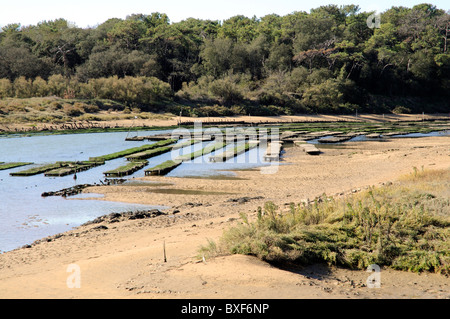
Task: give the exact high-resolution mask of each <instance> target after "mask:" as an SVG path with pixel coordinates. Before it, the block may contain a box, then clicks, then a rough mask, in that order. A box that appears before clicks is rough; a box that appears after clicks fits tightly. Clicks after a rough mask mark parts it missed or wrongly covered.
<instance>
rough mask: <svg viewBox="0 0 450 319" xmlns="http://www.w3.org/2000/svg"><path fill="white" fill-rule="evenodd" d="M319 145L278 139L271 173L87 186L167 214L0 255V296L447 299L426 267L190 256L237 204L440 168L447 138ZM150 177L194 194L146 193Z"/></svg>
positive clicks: (234, 215)
mask: <svg viewBox="0 0 450 319" xmlns="http://www.w3.org/2000/svg"><path fill="white" fill-rule="evenodd" d="M322 151H323V154H321V155H320V156H317V157H311V156H308V155H306V154H305V153H303V152H302V151H301V149H300V148H287V151H286V154H285V156H284V162H283V165H280V166H279V167H278V168H277V169H278V170H277V172H276V173H275V174H261V171H260V170H259V169H257V170H250V171H239V172H236V174H237V176H238V177H239V178H238V179H231V180H230V179H228V180H226V179H225V180H217V179H214V180H213V179H184V178H183V179H180V178H169V177H151V178H146V179H147V180H148V181H152V182H157V183H159V184H158V185H159V186H158V187H156V186H143V185H140V186H127V187H125V186H110V187H98V188H90V189H88V190H87V191H89V192H97V193H104V194H105V196H106V197H105V200H116V201H125V202H133V203H142V204H152V205H165V206H170V207H171V208H170V210H169V212H170V213H171V214H170V215H168V216H160V217H157V218H153V219H145V220H129V221H124V222H121V223H105V222H104V223H102V224H93V225H89V226H82V227H80V228H77V229H75V230H72V231H70V232H67V233H65V234H62V235H61V236H57V237H58V238H56V237H53V238H52V239H51V240H48V241H46V240H44V241H43V242H41V243H40V244H37V245H33V246H32V248H24V249H19V250H16V251H12V252H9V253H5V254H2V255H0V298H183V299H185V298H244V299H245V298H283V299H290V298H450V288H449V287H450V279H449V278H447V277H444V276H441V275H435V274H422V275H416V274H412V273H405V272H396V271H391V270H386V269H383V270H382V272H381V282H382V287H381V289H369V288H368V287H367V286H366V280H367V278H368V276H369V275H370V274H368V273H366V272H364V271H350V270H346V269H337V268H326V267H323V266H311V267H306V268H303V269H298V270H289V271H287V270H281V269H277V268H274V267H271V266H270V265H268V264H266V263H263V262H261V261H259V260H256V259H255V258H253V257H248V256H224V257H219V258H216V259H212V260H204V261H203V260H202V259H201V258H199V257H198V256H197V255H198V248H199V247H200V246H201V245H206V244H207V240H208V239H212V240H218V238H220V236H221V235H222V232H223V230H224V229H226V228H227V227H230V226H232V225H234V224H235V223H237V222H239V213H241V212H245V213H249V214H254V213H255V211H256V208H257V207H258V205H263V204H264V202H265V201H268V200H272V201H274V202H275V203H276V204H277V205H279V206H280V207H283V206H285V205H286V206H287V205H289V203H290V202H294V203H298V202H300V201H302V200H305V199H308V198H309V199H313V198H314V197H315V196H319V195H322V194H323V193H326V194H327V195H336V194H341V195H343V196H345V194H348V193H351V192H352V191H358V190H359V189H363V188H364V187H368V186H371V185H379V184H380V183H383V182H388V181H395V179H397V178H398V177H400V176H401V175H404V174H408V173H411V172H412V171H413V167H417V168H419V169H420V168H421V167H422V166H423V167H424V168H436V169H439V168H450V137H434V138H433V137H430V138H420V139H391V140H387V141H386V142H375V141H374V142H360V143H351V144H348V146H346V147H335V148H327V149H323V150H322ZM162 185H164V186H162ZM155 188H158V189H177V190H192V191H196V194H195V195H183V194H181V195H180V194H164V193H153V192H152V190H154V189H155ZM198 191H200V192H201V191H204V192H207V193H208V195H201V193H199V192H198ZM168 192H173V191H168ZM211 192H219V193H220V194H211ZM223 193H226V194H223ZM173 213H174V214H173ZM99 226H100V227H99ZM164 246H165V250H166V258H167V262H164V259H163V247H164ZM71 264H76V265H77V266H78V267H79V270H80V279H81V288H79V289H77V288H75V289H69V288H68V286H67V278H68V276H69V275H71V273H68V272H67V267H68V266H69V265H71Z"/></svg>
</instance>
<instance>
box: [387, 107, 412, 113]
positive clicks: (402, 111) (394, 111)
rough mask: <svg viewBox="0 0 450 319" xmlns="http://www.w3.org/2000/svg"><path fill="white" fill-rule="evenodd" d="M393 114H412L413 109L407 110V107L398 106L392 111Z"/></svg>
mask: <svg viewBox="0 0 450 319" xmlns="http://www.w3.org/2000/svg"><path fill="white" fill-rule="evenodd" d="M392 113H395V114H411V113H412V111H411V109H409V108H407V107H405V106H401V105H399V106H396V107H395V108H394V109H393V110H392Z"/></svg>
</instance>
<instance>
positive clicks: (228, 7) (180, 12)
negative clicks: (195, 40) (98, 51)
mask: <svg viewBox="0 0 450 319" xmlns="http://www.w3.org/2000/svg"><path fill="white" fill-rule="evenodd" d="M424 2H426V3H432V4H434V5H436V6H437V7H438V8H440V9H444V10H449V9H450V1H449V0H434V1H427V0H422V1H415V0H360V1H351V0H347V1H341V0H323V1H322V0H318V1H313V0H311V1H303V0H250V1H249V0H226V1H224V0H220V1H217V0H209V1H208V0H158V1H155V0H72V1H64V0H59V1H54V0H40V1H36V0H20V1H8V2H6V3H5V2H4V3H2V5H1V11H0V26H4V25H7V24H9V23H20V24H22V25H24V26H25V25H30V24H37V23H38V22H40V21H43V20H54V19H58V18H64V19H67V20H68V21H70V22H74V23H75V24H76V25H77V26H79V27H83V28H85V27H88V26H95V25H97V24H100V23H103V22H105V21H106V20H107V19H109V18H122V19H124V18H125V17H126V16H127V15H130V14H132V13H144V14H150V13H152V12H161V13H166V14H167V15H168V16H169V18H170V20H171V22H178V21H181V20H184V19H187V18H190V17H193V18H199V19H211V20H225V19H228V18H230V17H232V16H235V15H238V14H242V15H245V16H247V17H252V16H254V15H255V16H257V17H258V18H260V17H263V16H265V15H267V14H271V13H276V14H279V15H286V14H289V13H291V12H294V11H306V12H309V11H310V9H311V8H317V7H319V6H321V5H327V4H337V5H344V4H358V5H359V6H360V7H361V10H362V11H378V12H382V11H385V10H386V9H388V8H390V7H391V6H393V5H395V6H406V7H412V6H414V5H416V4H419V3H424Z"/></svg>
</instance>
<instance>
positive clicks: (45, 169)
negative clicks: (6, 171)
mask: <svg viewBox="0 0 450 319" xmlns="http://www.w3.org/2000/svg"><path fill="white" fill-rule="evenodd" d="M68 165H69V164H68V163H66V162H57V163H53V164H47V165H39V166H36V167H33V168H30V169H27V170H24V171H20V172H14V173H10V175H11V176H33V175H38V174H42V173H45V172H48V171H51V170H54V169H60V168H62V167H66V166H68Z"/></svg>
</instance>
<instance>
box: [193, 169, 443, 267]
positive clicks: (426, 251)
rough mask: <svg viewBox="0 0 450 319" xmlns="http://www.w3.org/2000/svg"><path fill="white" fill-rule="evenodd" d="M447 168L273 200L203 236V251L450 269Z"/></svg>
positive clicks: (282, 261)
mask: <svg viewBox="0 0 450 319" xmlns="http://www.w3.org/2000/svg"><path fill="white" fill-rule="evenodd" d="M449 189H450V170H446V171H422V172H419V170H417V169H415V171H414V172H413V174H411V176H408V177H407V178H404V179H402V180H400V181H399V182H398V183H395V184H393V185H390V186H383V187H380V188H371V189H369V190H367V191H364V192H361V193H359V194H354V195H353V196H351V197H350V198H345V199H335V198H331V197H327V196H322V197H320V198H317V199H316V200H315V201H314V202H312V203H308V204H303V203H302V204H294V203H292V204H291V205H290V209H289V210H288V211H283V210H281V209H280V208H279V207H277V206H276V205H275V204H274V203H273V202H267V203H266V204H265V205H264V207H263V208H261V207H259V208H258V213H257V216H255V217H254V218H253V219H250V218H249V217H248V216H247V215H245V214H242V222H241V223H240V224H239V225H236V226H234V227H232V228H230V229H228V230H226V231H225V233H224V235H223V236H222V238H221V239H220V242H219V243H215V242H211V241H209V243H208V245H206V246H204V247H202V248H201V249H200V254H201V255H203V256H215V255H220V254H244V255H253V256H257V257H258V258H260V259H262V260H264V261H267V262H270V263H273V264H276V265H289V264H295V265H309V264H314V263H328V264H330V265H339V266H344V267H349V268H353V269H366V268H367V267H368V266H369V265H372V264H378V265H380V266H386V267H391V268H393V269H397V270H404V271H413V272H425V271H427V272H435V273H441V274H446V275H448V274H450V240H449V239H450V200H449V193H448V190H449Z"/></svg>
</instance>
